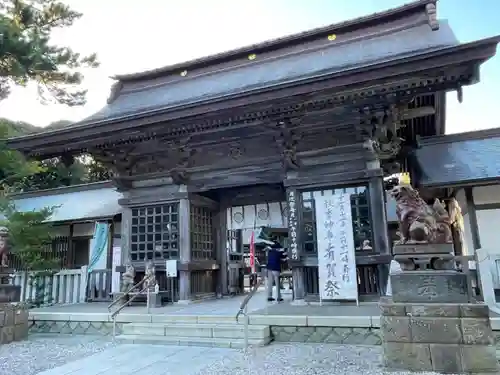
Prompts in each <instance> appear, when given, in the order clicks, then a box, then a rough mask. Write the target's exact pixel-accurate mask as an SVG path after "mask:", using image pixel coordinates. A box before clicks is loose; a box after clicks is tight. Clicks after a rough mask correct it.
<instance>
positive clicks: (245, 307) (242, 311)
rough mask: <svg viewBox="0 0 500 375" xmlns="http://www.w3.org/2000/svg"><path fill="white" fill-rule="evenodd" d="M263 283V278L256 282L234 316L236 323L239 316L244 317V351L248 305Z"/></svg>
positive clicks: (246, 346) (247, 324) (246, 343)
mask: <svg viewBox="0 0 500 375" xmlns="http://www.w3.org/2000/svg"><path fill="white" fill-rule="evenodd" d="M263 282H264V277H261V279H260V280H258V281H257V282H256V283H255V285H254V287H253V289H252V290H251V291H250V293H248V295H247V296H246V297H245V299H244V300H243V301H242V302H241V305H240V309H239V311H238V313H237V314H236V322H237V323H239V320H238V319H239V317H240V315H243V316H244V317H245V351H247V350H248V326H249V324H250V319H249V317H248V303H249V302H250V300H251V299H252V297H253V296H254V295H255V293H257V290H258V289H259V288H260V286H261V285H262V283H263Z"/></svg>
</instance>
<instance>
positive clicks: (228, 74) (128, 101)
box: [80, 21, 458, 124]
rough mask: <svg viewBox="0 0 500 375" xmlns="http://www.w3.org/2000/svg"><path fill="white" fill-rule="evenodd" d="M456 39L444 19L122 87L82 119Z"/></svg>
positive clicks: (195, 98) (181, 101) (251, 86)
mask: <svg viewBox="0 0 500 375" xmlns="http://www.w3.org/2000/svg"><path fill="white" fill-rule="evenodd" d="M457 44H458V40H457V39H456V37H455V35H454V34H453V32H452V30H451V28H450V27H449V25H448V23H447V22H445V21H444V22H441V25H440V28H439V29H438V30H436V31H433V30H431V28H430V27H429V25H428V24H420V25H416V26H414V27H410V28H402V29H397V28H393V29H392V30H391V31H390V32H383V33H378V34H377V35H374V36H373V37H364V38H354V39H353V40H351V41H347V42H345V43H332V44H326V45H324V46H323V47H322V48H319V49H311V50H310V51H305V52H301V53H295V54H289V55H284V56H281V57H280V58H274V59H263V60H262V61H256V62H253V63H251V64H243V65H241V66H239V67H236V68H232V69H227V70H220V71H217V72H214V73H211V74H205V75H200V76H198V77H186V79H185V80H184V79H183V80H178V81H176V82H171V83H166V84H160V85H156V86H152V87H150V88H147V89H142V90H137V91H131V92H123V93H121V94H119V95H118V96H117V98H116V99H115V100H114V101H112V102H111V103H110V104H108V105H107V106H105V107H104V108H103V109H102V110H101V111H99V112H97V113H96V114H94V115H92V116H90V117H89V118H87V119H85V120H84V121H83V123H87V122H89V123H90V122H95V121H100V120H108V119H114V118H119V117H121V116H125V115H133V114H140V113H146V112H150V111H155V110H166V109H169V108H174V107H178V106H182V105H191V104H196V103H197V102H200V101H202V100H206V99H218V98H221V99H222V98H224V97H225V96H227V95H231V94H235V93H242V92H250V91H252V90H257V89H265V88H272V87H273V86H277V85H280V84H286V83H290V82H295V81H299V80H303V79H307V78H311V77H314V76H320V75H327V74H332V73H336V72H341V71H348V70H350V69H356V68H361V67H366V66H370V65H372V64H376V63H382V62H387V61H391V60H397V59H401V58H405V57H410V56H417V55H420V54H423V53H426V52H431V51H435V50H441V49H443V48H446V47H451V46H455V45H457ZM83 123H80V124H83Z"/></svg>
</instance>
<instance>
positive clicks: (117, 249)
mask: <svg viewBox="0 0 500 375" xmlns="http://www.w3.org/2000/svg"><path fill="white" fill-rule="evenodd" d="M111 264H112V269H111V275H112V276H111V292H112V293H118V292H119V291H120V272H117V271H116V267H118V266H120V265H121V264H122V248H121V246H113V254H112V257H111Z"/></svg>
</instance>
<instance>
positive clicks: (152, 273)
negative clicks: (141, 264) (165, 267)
mask: <svg viewBox="0 0 500 375" xmlns="http://www.w3.org/2000/svg"><path fill="white" fill-rule="evenodd" d="M144 280H145V281H144V287H148V288H150V289H152V288H154V287H155V285H156V270H155V266H154V264H153V262H152V261H149V262H147V263H146V270H145V272H144Z"/></svg>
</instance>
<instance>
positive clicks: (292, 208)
mask: <svg viewBox="0 0 500 375" xmlns="http://www.w3.org/2000/svg"><path fill="white" fill-rule="evenodd" d="M286 200H287V205H288V236H289V241H288V243H289V245H288V247H289V249H288V257H289V259H290V264H291V266H292V278H293V303H294V304H298V305H300V304H304V303H305V295H306V293H305V277H304V267H303V265H302V264H301V263H300V261H301V256H300V251H301V249H302V246H301V241H300V235H299V232H300V230H299V228H301V223H300V220H299V218H300V215H299V212H300V207H301V203H300V202H301V199H300V193H299V192H298V191H297V189H295V188H288V189H287V190H286Z"/></svg>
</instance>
